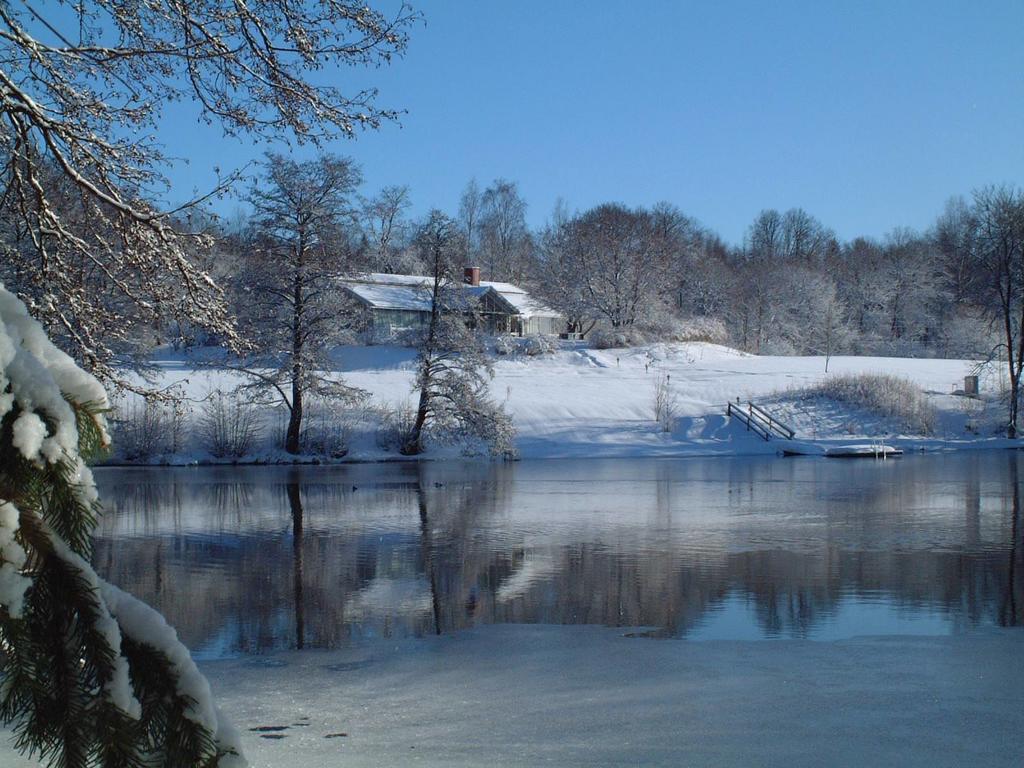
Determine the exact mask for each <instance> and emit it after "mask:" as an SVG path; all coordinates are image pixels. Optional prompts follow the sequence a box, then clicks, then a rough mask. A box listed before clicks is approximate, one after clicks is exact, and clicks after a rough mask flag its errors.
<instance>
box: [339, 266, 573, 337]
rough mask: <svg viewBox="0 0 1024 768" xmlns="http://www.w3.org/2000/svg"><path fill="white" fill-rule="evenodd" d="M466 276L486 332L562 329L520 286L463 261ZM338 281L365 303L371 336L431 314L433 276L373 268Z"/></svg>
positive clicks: (390, 333) (422, 321) (411, 325)
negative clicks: (486, 277) (488, 277)
mask: <svg viewBox="0 0 1024 768" xmlns="http://www.w3.org/2000/svg"><path fill="white" fill-rule="evenodd" d="M464 277H465V280H464V283H463V286H462V289H463V291H464V292H465V296H466V299H467V302H473V304H474V309H475V311H476V314H477V316H478V317H479V318H480V320H481V322H482V323H483V325H484V328H485V329H486V331H487V332H488V333H495V334H499V333H511V334H515V335H517V336H536V335H541V334H557V333H560V332H561V331H563V330H565V318H563V317H562V316H561V315H560V314H559V313H558V312H556V311H555V310H553V309H551V308H550V307H546V306H544V304H542V303H541V302H539V301H537V300H536V299H535V298H533V297H532V296H530V294H529V293H527V292H526V291H525V290H523V289H522V288H520V287H519V286H517V285H512V284H511V283H496V282H489V281H481V280H480V270H479V269H478V268H476V267H467V268H466V270H465V275H464ZM342 285H343V287H344V288H345V290H346V291H347V292H348V294H349V295H350V296H351V297H352V298H353V299H354V300H355V301H356V302H357V303H358V304H360V305H361V306H362V307H364V308H365V310H366V312H367V329H368V331H369V337H370V340H371V341H375V342H381V341H387V340H388V339H391V338H393V337H394V336H395V334H397V333H400V332H401V331H405V330H409V329H415V328H422V327H424V326H425V325H426V324H427V322H428V321H429V320H430V306H431V289H432V286H433V278H432V277H428V276H425V275H388V274H382V273H377V272H374V273H370V274H365V275H357V276H355V277H347V278H343V279H342Z"/></svg>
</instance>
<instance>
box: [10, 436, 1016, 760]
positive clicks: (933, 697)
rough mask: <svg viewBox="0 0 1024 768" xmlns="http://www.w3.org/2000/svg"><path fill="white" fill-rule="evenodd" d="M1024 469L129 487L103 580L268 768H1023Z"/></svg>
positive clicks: (630, 469) (706, 463) (622, 470)
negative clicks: (148, 612) (136, 605)
mask: <svg viewBox="0 0 1024 768" xmlns="http://www.w3.org/2000/svg"><path fill="white" fill-rule="evenodd" d="M1022 457H1024V454H1019V453H1014V452H1002V451H984V452H976V453H962V454H956V455H940V456H907V457H904V458H902V459H898V460H888V461H885V462H876V461H871V460H868V461H861V460H847V461H844V460H828V459H775V458H764V459H760V458H759V459H749V458H748V459H726V458H719V459H690V460H679V461H670V460H607V461H603V460H591V461H546V462H522V463H519V464H513V465H503V466H488V465H484V464H479V463H465V464H461V463H444V464H440V463H438V464H432V463H423V464H419V465H413V464H368V465H358V466H346V467H329V468H328V467H306V468H288V467H272V468H256V467H253V468H193V469H113V468H111V469H102V470H100V471H98V472H97V479H98V481H99V483H100V486H101V491H102V494H103V498H104V499H106V500H107V503H108V506H109V511H108V513H107V514H106V516H105V517H104V519H103V522H102V524H101V527H100V535H99V539H98V541H97V546H96V552H95V560H96V564H97V566H98V568H99V570H100V572H101V573H102V574H104V575H105V576H107V577H108V578H109V579H111V580H112V581H113V582H114V583H115V584H118V585H119V586H122V587H124V588H127V589H129V590H131V591H132V592H134V593H136V594H138V595H140V596H142V597H143V598H145V599H146V600H148V601H149V602H150V603H152V604H153V605H155V606H156V607H158V608H159V609H160V610H162V611H163V612H164V613H165V614H166V615H167V617H168V618H169V619H170V621H171V622H172V623H173V624H174V625H175V626H176V627H177V628H178V630H179V632H180V633H181V636H182V637H183V639H184V640H185V641H186V643H188V644H189V645H190V646H191V647H192V648H193V649H194V650H195V652H196V654H197V655H198V656H199V657H200V658H201V659H203V661H202V663H201V667H202V669H203V671H204V673H205V674H207V675H208V677H209V678H210V681H211V684H212V686H213V689H214V692H215V695H216V696H217V698H218V701H219V703H220V705H221V707H222V708H223V710H224V711H225V713H227V714H228V716H229V717H230V718H231V719H232V721H233V722H234V723H235V725H236V726H237V727H238V728H239V729H240V731H241V733H242V739H243V745H244V748H245V752H246V755H247V757H248V758H249V759H250V760H251V761H252V764H253V766H254V768H292V766H302V767H303V768H329V767H330V768H333V766H337V765H345V766H350V767H355V768H370V767H371V766H382V765H389V766H390V765H409V764H415V765H422V766H436V768H441V767H442V766H444V768H450V767H451V766H465V767H466V768H471V767H476V766H480V765H502V766H506V765H507V766H536V765H558V766H579V767H580V768H583V767H584V766H587V767H588V768H589V767H590V766H636V765H643V766H665V767H666V768H669V767H670V766H671V768H676V767H677V766H680V765H687V766H729V767H731V766H748V765H757V766H770V767H772V768H774V767H776V766H777V767H778V768H803V767H805V766H806V768H812V767H814V768H817V767H818V766H823V765H827V766H830V767H832V768H835V767H837V766H839V767H842V768H863V767H864V766H873V765H900V766H903V767H904V768H935V766H961V765H984V766H999V767H1003V766H1005V767H1006V768H1017V767H1018V766H1020V765H1022V764H1024V747H1022V745H1021V740H1020V733H1021V732H1022V731H1024V707H1022V706H1021V705H1022V703H1024V694H1022V691H1024V664H1022V663H1021V658H1022V656H1024V630H1022V629H1021V626H1020V625H1021V623H1022V620H1024V608H1022V606H1024V578H1022V573H1024V557H1022V536H1024V531H1022V528H1021V520H1020V514H1021V513H1020V504H1021V502H1020V492H1019V481H1020V478H1021V475H1022V474H1024V472H1022V468H1021V467H1020V463H1021V460H1022ZM438 633H440V634H438ZM300 646H301V649H300ZM0 765H2V766H4V768H8V767H10V768H23V766H24V767H27V766H28V765H30V763H29V762H28V761H26V760H23V759H20V758H18V757H16V756H15V755H14V754H13V752H12V750H11V747H10V745H9V742H8V740H6V739H5V740H4V742H3V743H0Z"/></svg>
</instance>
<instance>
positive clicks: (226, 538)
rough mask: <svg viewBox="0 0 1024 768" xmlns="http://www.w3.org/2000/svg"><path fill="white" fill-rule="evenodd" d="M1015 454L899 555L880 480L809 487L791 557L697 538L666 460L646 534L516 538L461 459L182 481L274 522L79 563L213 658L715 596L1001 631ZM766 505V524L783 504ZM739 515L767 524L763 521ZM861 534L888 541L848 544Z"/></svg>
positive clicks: (771, 608)
mask: <svg viewBox="0 0 1024 768" xmlns="http://www.w3.org/2000/svg"><path fill="white" fill-rule="evenodd" d="M1017 461H1018V459H1017V457H1016V455H1012V457H1011V462H1010V465H1009V467H1010V468H1009V471H1008V472H1006V473H1003V474H1000V475H999V476H998V477H997V480H998V482H997V483H996V484H995V485H994V484H993V480H992V477H991V476H990V475H986V476H985V478H984V482H982V483H979V475H978V474H977V473H974V474H972V473H971V472H968V473H967V474H966V475H965V478H966V481H965V482H963V483H961V485H960V491H959V493H960V496H959V498H960V503H961V504H962V508H963V518H962V519H963V527H962V535H961V538H960V539H959V540H958V541H959V545H957V546H953V544H954V543H956V542H955V541H954V540H953V539H951V538H950V537H949V536H947V537H946V539H944V541H943V544H942V546H941V547H934V548H923V547H922V545H921V541H920V540H912V543H913V546H907V544H906V543H905V542H904V540H903V539H902V538H901V536H902V535H903V533H904V531H906V530H909V529H910V528H912V527H913V526H914V525H915V524H918V523H915V520H914V519H913V518H912V517H908V515H907V514H906V513H901V512H900V509H901V508H904V507H906V508H909V507H913V506H914V504H916V503H917V502H916V500H915V499H914V498H910V499H909V500H908V494H910V491H908V490H907V489H904V488H901V487H892V486H886V485H885V484H883V486H882V487H883V488H888V494H889V496H887V497H884V498H876V499H875V501H874V506H873V507H872V508H871V510H869V511H867V512H865V513H864V514H863V515H861V516H860V517H859V518H858V517H857V516H856V515H855V514H854V513H853V512H851V511H850V510H849V509H847V508H846V507H843V506H841V504H847V503H848V504H849V505H853V504H854V502H856V499H853V500H852V501H850V500H847V501H842V499H840V497H842V496H843V494H847V495H848V494H849V493H850V492H849V491H847V490H846V489H844V488H842V487H834V488H825V489H824V490H823V491H822V492H823V493H825V494H829V495H831V496H835V497H836V499H831V500H830V503H832V501H834V502H835V504H836V505H839V506H836V507H834V510H835V511H833V512H831V513H830V515H831V516H830V517H828V518H827V520H826V521H825V523H822V524H821V525H820V526H819V528H818V529H816V533H814V534H813V536H811V537H810V538H809V539H808V540H806V541H803V542H802V544H801V545H800V546H799V547H794V548H793V550H791V549H789V548H780V547H760V548H759V547H758V546H755V544H756V542H757V540H758V539H757V536H764V535H766V534H765V532H764V531H763V530H761V529H756V530H754V531H753V533H751V531H750V530H748V529H747V528H744V527H743V526H744V525H746V524H747V523H745V522H744V519H745V518H744V517H743V515H742V514H737V516H736V517H735V518H731V517H730V518H728V520H729V521H730V523H731V524H734V525H735V526H736V527H734V528H733V529H730V530H728V531H726V534H722V533H721V531H716V532H715V533H716V536H719V538H715V537H706V538H700V537H697V540H695V539H694V536H693V535H692V531H691V530H690V528H689V527H688V518H687V517H686V515H685V512H686V509H687V504H690V503H691V501H690V499H689V491H688V487H687V486H686V485H685V484H681V483H679V482H677V481H676V478H675V477H674V474H673V472H672V468H671V465H669V464H666V465H664V468H659V469H657V471H656V473H655V476H654V477H653V478H652V479H653V480H654V481H655V483H656V485H655V486H654V488H653V491H654V493H653V496H652V497H651V500H650V504H651V508H650V515H649V516H648V518H647V521H646V524H645V525H639V526H638V525H633V526H626V527H622V528H615V527H614V526H612V527H609V524H608V523H604V524H603V527H599V528H598V529H597V530H586V529H584V530H583V532H582V533H579V534H575V535H577V536H582V537H583V540H578V539H577V540H574V539H573V538H572V536H568V535H567V536H561V537H559V536H554V537H548V538H544V537H540V538H537V537H532V538H531V537H529V536H528V535H526V534H524V533H523V530H524V527H523V526H522V525H520V527H516V526H515V525H512V524H511V523H510V522H509V521H510V520H511V521H513V522H514V521H516V520H517V518H516V512H515V508H514V505H515V504H516V492H517V486H516V479H515V471H516V470H515V468H514V467H512V468H509V467H488V466H479V467H477V468H475V469H472V470H471V473H472V474H471V475H470V476H468V477H465V478H462V477H459V476H457V475H454V474H453V473H452V472H446V471H444V469H443V468H440V467H437V466H433V465H430V464H423V465H421V466H419V467H417V468H412V469H408V468H401V469H399V470H398V475H397V479H396V477H395V475H394V473H392V474H391V475H390V476H389V479H387V480H381V481H380V482H377V483H376V484H375V485H374V484H370V485H366V486H362V487H359V488H357V487H356V486H354V485H350V484H349V483H348V482H333V483H327V482H325V483H315V484H312V483H308V482H303V477H302V475H301V473H299V474H294V475H280V476H278V477H277V479H278V480H279V481H280V482H278V483H276V484H274V485H267V486H265V487H264V486H260V487H253V486H249V485H247V486H244V488H243V489H239V490H238V491H237V492H235V491H232V490H231V489H230V488H229V487H225V484H223V483H218V484H214V485H213V486H212V487H211V488H210V489H209V491H208V495H207V496H206V497H205V498H203V497H202V496H201V494H199V492H198V490H196V489H190V490H188V491H187V492H183V491H178V492H177V495H175V493H173V492H171V491H169V490H168V489H167V488H163V489H161V490H160V491H159V493H160V494H162V495H160V496H157V497H156V502H155V503H157V504H158V505H159V504H165V503H166V504H167V505H168V506H167V507H164V508H165V509H168V510H170V511H169V512H168V513H167V514H171V515H174V514H179V513H178V512H176V511H175V510H179V509H180V508H181V505H182V503H185V504H186V505H195V504H208V505H209V509H210V510H211V515H213V516H214V518H215V519H216V520H218V521H224V520H230V519H232V518H234V519H247V518H246V515H247V514H249V513H248V512H247V511H246V510H247V509H248V508H251V507H252V506H253V505H254V504H256V505H257V506H259V507H260V508H261V509H263V510H264V517H265V516H266V515H267V514H268V513H267V512H266V510H267V509H271V510H273V511H274V514H273V515H272V516H271V517H270V518H269V519H270V520H271V523H272V524H266V525H263V527H261V528H259V529H258V530H255V531H250V532H247V529H246V527H245V526H236V528H235V531H234V532H232V533H230V534H225V533H220V532H217V534H216V535H204V534H201V533H172V534H163V535H152V536H139V537H130V538H114V539H101V540H100V541H99V542H98V546H97V552H96V562H97V564H98V565H99V566H100V568H101V570H102V571H103V572H104V574H105V575H107V576H108V577H109V578H111V579H113V580H114V582H115V583H117V584H119V585H121V586H123V587H125V588H127V589H129V590H131V591H132V592H135V593H137V594H139V595H140V596H142V597H143V598H145V599H147V600H150V601H152V602H153V603H155V604H156V605H157V606H158V607H159V608H160V609H161V610H163V611H164V612H165V613H166V614H167V615H168V617H169V618H170V619H171V621H172V622H173V623H174V624H175V625H176V626H177V627H178V628H179V630H180V632H181V634H182V636H183V638H184V639H185V640H186V641H187V642H188V643H190V644H192V645H193V646H194V647H200V648H207V649H209V650H210V651H211V652H224V651H241V652H259V651H264V650H269V649H273V648H281V647H300V648H301V647H338V646H343V645H346V644H347V643H349V642H351V641H352V640H354V639H358V638H362V637H377V636H391V635H398V636H402V635H423V634H429V633H433V632H440V631H444V632H447V631H452V630H456V629H459V628H462V627H466V626H469V625H472V624H475V623H492V622H544V623H567V624H576V623H591V624H605V625H611V626H640V625H643V626H653V627H658V628H660V629H661V630H662V631H664V632H666V633H668V634H686V633H687V632H689V631H691V630H692V629H694V628H695V627H698V626H699V625H700V624H701V622H703V621H705V620H706V619H707V617H708V615H709V612H710V611H712V610H713V609H715V608H717V607H719V606H721V605H723V603H724V602H725V601H726V600H727V599H730V598H731V599H733V600H739V601H741V602H744V603H747V604H749V605H750V606H751V608H752V610H753V614H754V616H756V621H757V622H758V624H759V626H760V627H761V629H762V631H763V632H765V633H766V634H769V635H782V636H789V635H793V636H803V635H806V634H808V633H809V632H811V631H813V629H814V628H815V627H816V626H818V625H819V624H820V623H821V622H822V621H825V620H827V619H828V617H830V616H833V615H834V614H835V613H836V611H837V609H838V606H839V605H840V602H841V601H842V600H843V599H844V598H846V597H848V596H851V595H852V596H854V597H855V598H856V599H859V600H872V599H879V600H881V601H884V602H886V603H887V604H890V605H893V606H895V607H896V608H897V610H899V609H900V608H907V609H911V610H913V609H920V608H922V607H927V609H928V610H929V611H936V610H940V611H945V612H946V613H948V615H949V616H950V617H951V618H952V620H953V621H954V622H957V623H962V624H968V625H969V624H975V623H978V622H982V621H984V622H992V623H998V624H1003V625H1019V624H1020V623H1021V604H1022V595H1021V590H1022V579H1021V573H1022V571H1024V568H1022V566H1021V556H1022V555H1021V541H1020V540H1021V526H1020V520H1019V518H1020V511H1019V507H1020V500H1019V491H1016V492H1015V489H1017V488H1018V480H1017V472H1018V469H1017V467H1018V464H1017ZM779 464H780V466H782V467H783V468H781V469H779V470H778V473H779V474H778V475H776V476H775V477H773V478H772V479H773V480H774V481H776V482H777V483H779V489H780V492H781V497H782V498H784V499H786V498H790V497H791V495H792V494H793V493H794V491H793V490H792V488H791V487H789V486H786V485H785V483H786V482H788V481H787V477H786V474H785V473H792V472H796V471H803V470H799V469H798V470H789V469H785V468H784V465H785V463H784V462H780V463H779ZM979 466H980V465H979ZM797 479H798V478H797ZM754 480H756V478H748V477H746V476H742V477H740V478H739V479H738V480H737V482H735V483H732V482H731V481H730V483H729V484H727V485H728V490H729V494H728V497H729V500H728V502H727V503H729V504H731V505H742V504H751V505H754V506H755V507H756V505H758V504H761V503H762V499H761V497H762V496H763V494H764V493H765V490H764V487H759V486H758V485H757V483H756V482H754ZM918 480H919V479H915V482H918ZM141 487H144V486H140V488H141ZM725 487H726V486H723V488H725ZM156 488H158V486H152V487H151V488H150V490H148V491H141V490H138V489H133V490H131V491H130V492H128V493H127V498H128V499H130V503H131V504H139V505H142V504H145V503H149V502H148V501H147V499H151V498H154V493H155V489H156ZM922 493H923V492H922ZM146 494H148V496H147V495H146ZM183 494H184V495H185V496H187V497H188V498H186V499H185V500H184V502H183V500H182V496H183ZM745 494H746V495H747V496H749V498H747V499H746V500H744V499H743V498H738V499H733V498H732V496H733V495H735V496H737V497H743V496H744V495H745ZM926 495H927V494H926V493H923V496H922V498H923V497H924V496H926ZM893 497H895V500H894V499H893ZM983 497H984V500H985V503H984V504H983V503H982V501H983ZM124 498H125V497H121V498H119V511H120V513H122V514H125V513H126V512H125V510H126V508H127V502H125V501H124ZM997 498H998V499H1004V500H1005V507H1004V509H1003V510H1002V511H1000V510H999V509H995V508H993V504H992V503H991V502H992V501H993V500H994V499H997ZM765 503H767V502H765ZM774 503H777V505H778V508H779V510H780V514H782V512H784V510H785V505H784V504H783V503H781V502H778V499H777V498H776V501H775V502H774ZM901 505H902V507H901ZM157 508H159V506H158V507H157ZM149 509H150V511H148V512H146V514H147V515H151V514H154V513H153V512H152V511H151V509H152V508H149ZM830 509H833V507H830ZM879 509H881V510H883V511H885V510H888V512H884V513H880V512H879V511H878V510H879ZM139 514H140V515H141V514H142V511H141V508H140V511H139ZM945 514H946V517H947V520H946V522H947V523H948V522H949V520H948V518H949V515H948V510H947V512H946V513H945ZM382 519H383V521H384V522H382ZM766 521H767V522H766ZM755 522H756V523H757V524H758V525H764V526H768V527H767V531H768V532H769V533H771V532H772V531H775V530H776V528H772V527H771V526H772V525H775V522H774V519H773V518H772V517H771V515H768V516H761V517H757V518H756V520H755ZM954 522H955V518H954ZM778 525H783V523H779V524H778ZM822 526H823V528H824V530H822ZM156 527H157V529H160V530H165V529H166V526H163V527H161V526H160V525H157V526H156ZM526 527H528V526H526ZM139 528H142V529H146V530H148V529H149V523H146V524H145V525H142V524H140V525H139ZM225 530H231V529H230V527H228V528H227V529H225ZM779 530H784V531H785V530H788V529H786V528H781V529H779ZM800 530H801V531H802V530H803V529H800ZM993 530H996V533H995V534H994V533H993ZM994 538H995V539H996V540H997V544H998V542H1004V543H1005V546H1004V545H1002V544H998V545H993V539H994ZM875 540H878V541H883V542H885V543H886V546H885V547H880V548H878V549H871V548H870V547H868V546H865V547H860V546H859V545H858V542H861V541H864V542H870V541H875ZM735 541H741V542H742V546H741V547H740V548H739V549H738V551H732V550H731V547H732V546H734V545H733V542H735ZM986 542H987V543H986Z"/></svg>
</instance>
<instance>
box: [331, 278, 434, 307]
mask: <svg viewBox="0 0 1024 768" xmlns="http://www.w3.org/2000/svg"><path fill="white" fill-rule="evenodd" d="M345 287H346V288H348V290H349V291H351V292H352V293H354V294H355V295H356V296H357V297H358V298H360V299H362V300H363V301H364V302H365V303H367V304H369V305H370V306H371V307H375V308H377V309H407V310H412V311H414V312H429V311H430V297H431V293H430V290H429V289H428V288H427V287H426V285H422V284H421V285H416V284H405V285H402V284H399V285H379V284H376V283H357V282H355V281H350V280H346V281H345Z"/></svg>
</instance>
